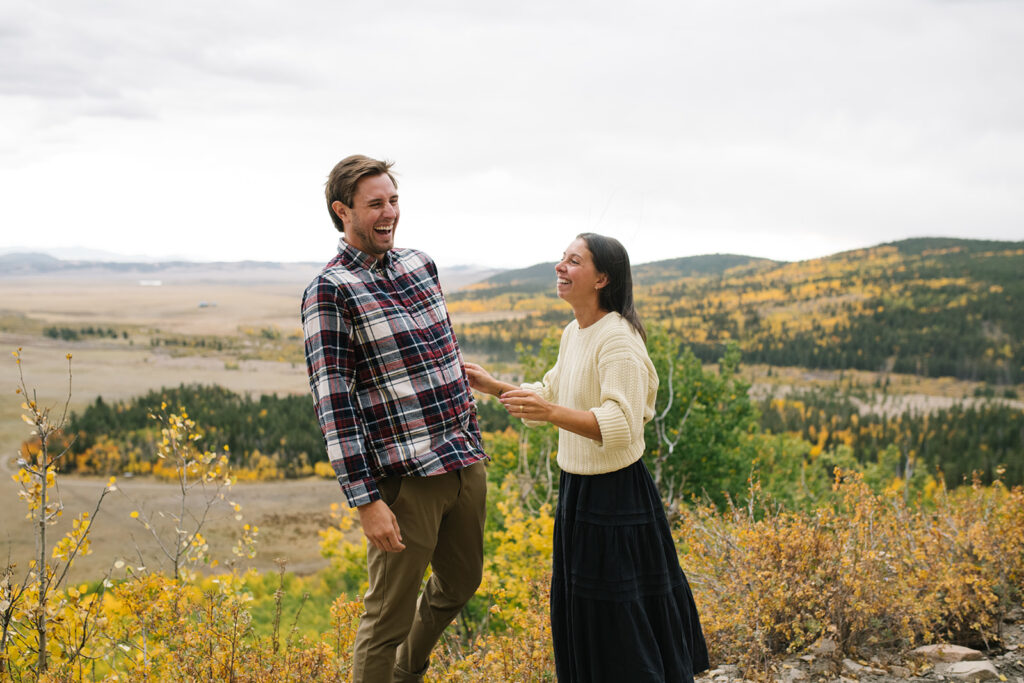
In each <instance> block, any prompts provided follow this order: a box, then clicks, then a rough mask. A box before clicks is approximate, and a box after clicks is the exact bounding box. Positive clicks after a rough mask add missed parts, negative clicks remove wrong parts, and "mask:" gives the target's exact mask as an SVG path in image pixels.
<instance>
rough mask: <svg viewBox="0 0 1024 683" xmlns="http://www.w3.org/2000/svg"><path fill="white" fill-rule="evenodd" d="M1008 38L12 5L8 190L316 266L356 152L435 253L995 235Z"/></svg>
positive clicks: (1011, 27) (385, 13) (1021, 97)
mask: <svg viewBox="0 0 1024 683" xmlns="http://www.w3.org/2000/svg"><path fill="white" fill-rule="evenodd" d="M1022 32H1024V5H1022V4H1021V3H1016V2H994V1H993V2H976V3H971V2H937V1H936V0H902V1H901V2H896V3H894V2H891V0H857V1H856V2H854V1H852V0H783V1H782V2H777V3H758V2H753V1H751V0H688V1H687V2H682V3H667V2H653V1H650V0H641V1H640V2H636V3H630V4H628V5H624V4H622V3H621V2H615V3H613V2H606V1H605V0H598V1H596V2H590V3H586V4H583V3H554V4H552V3H541V2H539V1H536V0H524V2H520V3H515V4H494V3H483V4H477V5H470V6H467V5H465V3H462V2H456V1H455V0H450V1H445V2H439V3H430V4H429V5H427V4H423V3H413V2H409V1H408V0H398V1H397V2H393V3H388V4H386V5H373V4H365V3H364V4H360V5H346V4H341V3H333V2H326V1H325V0H324V1H311V2H305V3H301V4H299V5H285V4H284V3H281V2H275V1H272V0H262V1H256V2H245V3H243V2H239V1H238V0H226V1H225V2H221V3H216V4H210V3H200V2H196V1H195V0H183V1H182V2H177V3H170V4H162V5H161V4H158V5H146V6H142V5H139V4H138V3H136V2H133V1H129V0H111V2H105V3H103V4H99V3H80V2H70V1H69V0H64V1H63V2H56V3H45V4H40V3H35V4H27V3H26V4H22V5H18V6H17V7H16V8H13V9H12V11H11V12H10V13H9V16H6V17H5V19H4V23H3V25H2V26H0V60H3V62H4V63H5V64H13V65H15V67H14V68H11V69H5V70H3V71H2V72H0V112H2V113H0V124H2V125H0V153H2V155H3V157H2V159H0V182H2V183H3V186H4V187H5V188H9V191H10V193H11V195H12V197H13V199H12V200H11V201H10V202H7V207H6V208H5V209H4V210H5V211H6V212H7V214H8V216H9V217H11V218H12V219H16V222H17V224H18V225H20V226H24V229H26V230H28V231H29V233H30V234H46V235H48V238H49V240H50V241H51V242H52V241H53V240H65V241H67V242H68V243H80V242H81V240H80V239H77V236H78V234H79V233H80V232H81V231H82V230H83V229H84V230H87V231H88V232H89V234H90V235H91V236H92V239H94V240H95V241H96V246H97V247H100V248H113V245H123V246H126V248H130V250H131V251H133V252H147V251H150V252H152V251H159V250H162V249H165V248H170V247H167V246H166V245H165V243H164V240H163V239H162V237H163V236H166V235H169V234H173V235H175V241H176V243H175V244H174V246H173V248H172V249H171V250H172V251H174V252H175V253H181V252H186V253H187V252H188V248H187V247H188V245H189V244H195V245H199V246H196V247H195V252H194V253H195V255H197V256H202V255H207V256H208V257H210V258H218V259H224V258H231V257H233V256H236V255H237V256H238V257H239V258H275V257H278V256H282V257H284V256H287V257H289V258H302V259H321V258H326V257H327V255H328V254H329V252H330V250H331V249H333V243H334V240H335V239H336V237H335V235H334V233H333V230H332V228H331V226H330V224H329V222H328V221H327V219H326V216H324V215H323V207H322V198H321V191H322V183H323V179H324V176H325V175H326V173H327V171H328V170H329V169H330V167H331V166H332V165H333V164H334V163H335V162H336V161H337V160H338V159H339V158H341V157H342V156H345V155H346V154H349V153H352V152H364V153H368V154H372V155H376V156H387V157H391V158H393V159H395V160H396V161H397V162H398V166H397V169H398V171H399V173H400V187H401V190H402V202H403V222H402V229H401V230H400V231H399V242H400V243H404V244H408V245H410V246H421V247H424V248H429V249H428V250H429V251H432V252H433V253H434V255H435V257H436V258H438V259H439V260H441V261H442V262H445V263H460V262H461V263H472V262H478V263H485V264H489V265H490V264H493V265H523V264H526V263H531V262H534V261H538V260H546V259H550V258H553V256H557V254H559V253H561V250H562V249H563V248H564V246H565V243H567V240H568V239H570V238H571V237H572V236H573V235H575V234H576V233H577V232H580V231H582V230H597V231H604V232H608V233H611V234H615V235H616V236H617V237H620V238H621V239H623V240H624V241H625V242H626V243H627V246H628V247H630V248H631V250H634V249H635V251H636V252H637V253H638V254H643V256H642V258H643V259H646V260H650V259H653V258H659V257H670V256H678V255H684V254H689V253H698V252H700V251H742V250H744V249H746V250H749V251H750V252H751V253H754V254H756V255H771V256H774V257H776V258H783V257H785V256H786V255H787V254H788V255H790V257H792V258H800V257H805V256H810V255H817V254H822V253H827V252H828V251H830V250H833V249H834V248H851V247H856V246H864V245H866V244H870V243H872V242H877V241H884V240H887V239H895V238H897V237H901V236H909V235H920V234H956V235H960V236H965V237H971V236H978V237H997V238H998V237H1002V238H1006V239H1020V238H1021V236H1022V228H1021V227H1020V226H1021V225H1022V224H1024V221H1022V219H1024V205H1022V201H1024V200H1021V199H1019V198H1018V196H1019V194H1020V193H1019V191H1018V188H1019V187H1021V186H1022V181H1024V121H1022V119H1021V117H1020V115H1019V113H1020V111H1024V88H1022V87H1021V85H1020V78H1019V70H1020V69H1019V67H1020V64H1021V62H1022V58H1024V46H1022V44H1021V41H1020V40H1019V36H1020V35H1021V34H1022ZM68 177H72V178H74V183H73V187H69V188H68V189H67V191H66V192H65V194H66V195H67V197H68V200H69V202H70V201H71V200H73V201H74V206H75V207H76V215H75V220H74V221H55V220H54V219H53V217H52V212H48V211H45V210H42V209H41V207H45V206H46V205H47V202H50V201H52V198H51V197H52V192H51V191H50V186H51V184H52V183H53V182H54V180H53V179H54V178H68ZM140 223H142V224H144V227H143V226H141V225H140ZM492 236H497V238H499V239H501V240H504V241H503V242H501V243H500V246H499V247H497V248H491V247H490V246H489V245H490V243H489V242H487V241H486V240H488V239H492ZM72 238H76V239H72ZM403 240H406V241H403ZM15 241H19V242H20V241H23V240H21V239H16V240H15ZM179 242H180V243H179ZM740 247H742V249H741V248H740ZM634 260H638V257H636V256H635V257H634Z"/></svg>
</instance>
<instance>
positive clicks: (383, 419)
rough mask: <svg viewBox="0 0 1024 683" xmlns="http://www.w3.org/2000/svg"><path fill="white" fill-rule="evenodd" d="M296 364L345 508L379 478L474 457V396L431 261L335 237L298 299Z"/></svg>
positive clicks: (477, 445) (372, 489) (423, 472)
mask: <svg viewBox="0 0 1024 683" xmlns="http://www.w3.org/2000/svg"><path fill="white" fill-rule="evenodd" d="M302 329H303V335H304V337H305V347H306V369H307V371H308V373H309V386H310V389H311V390H312V392H313V399H314V403H315V408H316V414H317V418H318V420H319V422H320V428H321V429H322V431H323V434H324V440H325V442H326V444H327V456H328V458H329V459H330V461H331V465H332V466H333V468H334V472H335V474H336V475H337V477H338V482H339V483H340V484H341V488H342V490H343V491H344V493H345V497H346V499H347V500H348V504H349V505H350V506H352V507H357V506H360V505H365V504H366V503H370V502H373V501H375V500H377V499H378V498H380V493H379V492H378V490H377V483H376V481H377V480H378V479H380V478H382V477H385V476H392V475H397V476H430V475H435V474H443V473H444V472H451V471H453V470H458V469H462V468H464V467H468V466H469V465H472V464H473V463H475V462H479V461H481V460H484V459H486V457H487V456H486V455H485V454H484V450H483V447H482V445H481V439H480V428H479V426H478V424H477V420H476V404H475V400H474V399H473V396H472V393H471V391H470V388H469V381H468V380H467V379H466V373H465V366H464V364H463V360H462V354H461V352H460V351H459V347H458V344H457V342H456V340H455V334H454V332H453V331H452V327H451V320H450V318H449V316H448V309H447V307H446V306H445V302H444V295H443V294H442V292H441V285H440V281H439V280H438V276H437V266H436V265H435V264H434V262H433V261H432V260H431V259H430V257H428V256H427V255H426V254H424V253H422V252H419V251H415V250H412V249H392V250H390V251H389V252H387V253H386V254H385V255H384V258H383V259H381V261H380V262H378V261H377V259H375V258H374V257H372V256H370V255H369V254H366V253H364V252H362V251H360V250H359V249H356V248H355V247H353V246H352V245H350V244H346V243H345V242H344V240H342V242H341V245H340V246H339V253H338V255H337V256H336V257H335V258H334V259H333V260H331V261H330V262H329V263H328V264H327V265H326V266H325V267H324V269H323V270H322V271H321V273H320V274H319V275H318V276H317V277H316V278H315V279H314V280H313V282H311V283H310V285H309V286H308V287H307V288H306V291H305V294H304V295H303V298H302Z"/></svg>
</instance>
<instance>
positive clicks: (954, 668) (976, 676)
mask: <svg viewBox="0 0 1024 683" xmlns="http://www.w3.org/2000/svg"><path fill="white" fill-rule="evenodd" d="M935 673H937V674H940V675H942V676H952V677H953V678H958V679H960V680H962V681H991V680H998V679H999V672H998V671H996V668H995V667H994V666H992V662H990V661H988V660H987V659H986V660H983V661H980V662H979V661H966V662H953V663H950V664H940V665H938V666H936V667H935Z"/></svg>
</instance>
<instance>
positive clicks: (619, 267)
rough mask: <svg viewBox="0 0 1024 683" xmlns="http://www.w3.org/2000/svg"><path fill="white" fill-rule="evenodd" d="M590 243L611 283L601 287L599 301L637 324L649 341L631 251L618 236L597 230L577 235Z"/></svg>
mask: <svg viewBox="0 0 1024 683" xmlns="http://www.w3.org/2000/svg"><path fill="white" fill-rule="evenodd" d="M576 239H581V240H583V241H584V242H586V243H587V249H589V250H590V255H591V257H592V258H593V259H594V268H596V269H597V272H599V273H604V274H605V275H606V276H608V284H607V285H605V286H604V287H602V288H601V289H599V290H598V297H597V303H598V305H599V306H601V308H602V309H604V310H606V311H615V312H616V313H618V314H619V315H621V316H622V317H623V318H625V319H626V320H627V321H629V324H630V325H632V326H633V329H635V330H636V331H637V333H638V334H639V335H640V337H641V338H642V339H643V340H644V341H645V342H646V341H647V330H645V329H644V324H643V323H642V322H640V316H639V315H637V312H636V307H635V306H633V272H632V270H631V269H630V267H629V254H627V253H626V248H625V247H624V246H622V243H621V242H619V241H618V240H617V239H615V238H614V237H605V236H604V235H598V234H597V233H594V232H584V233H580V234H579V235H576Z"/></svg>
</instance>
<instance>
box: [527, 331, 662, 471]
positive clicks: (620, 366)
mask: <svg viewBox="0 0 1024 683" xmlns="http://www.w3.org/2000/svg"><path fill="white" fill-rule="evenodd" d="M522 387H523V388H524V389H530V390H532V391H536V392H537V393H538V394H540V395H541V397H542V398H544V400H546V401H550V402H551V403H556V404H558V405H561V406H565V407H567V408H576V409H578V410H589V411H591V412H592V413H594V415H595V416H596V417H597V424H598V425H599V426H600V428H601V442H597V441H594V440H592V439H588V438H586V437H584V436H580V435H578V434H573V433H572V432H569V431H566V430H565V429H560V430H558V466H559V467H561V468H562V469H563V470H565V471H566V472H571V473H573V474H604V473H605V472H614V471H616V470H620V469H622V468H623V467H627V466H628V465H632V464H633V463H634V462H636V461H637V460H639V459H640V456H642V455H643V453H644V424H646V423H647V422H648V421H649V420H650V419H651V418H652V417H654V400H655V397H656V396H657V393H658V374H657V373H656V372H655V370H654V365H653V364H652V363H651V359H650V357H649V356H648V355H647V348H646V347H645V346H644V341H643V339H641V338H640V335H639V334H637V333H636V331H635V330H634V329H633V326H632V325H630V324H629V322H628V321H626V320H625V319H624V318H623V317H622V316H621V315H619V314H618V313H608V314H607V315H605V316H604V317H603V318H601V319H600V320H598V321H597V322H596V323H594V324H592V325H590V326H589V327H586V328H584V329H582V330H581V329H580V326H579V324H578V323H577V322H576V321H575V320H573V321H572V322H571V323H569V324H568V325H567V326H566V328H565V330H564V331H563V332H562V341H561V344H560V345H559V347H558V360H557V362H556V363H555V366H554V367H553V368H551V369H550V370H549V371H548V372H547V374H546V375H544V379H543V380H541V381H540V382H535V383H527V384H523V385H522ZM524 422H525V423H526V425H527V426H529V427H535V426H537V425H540V424H544V423H542V422H534V421H531V420H524Z"/></svg>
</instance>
